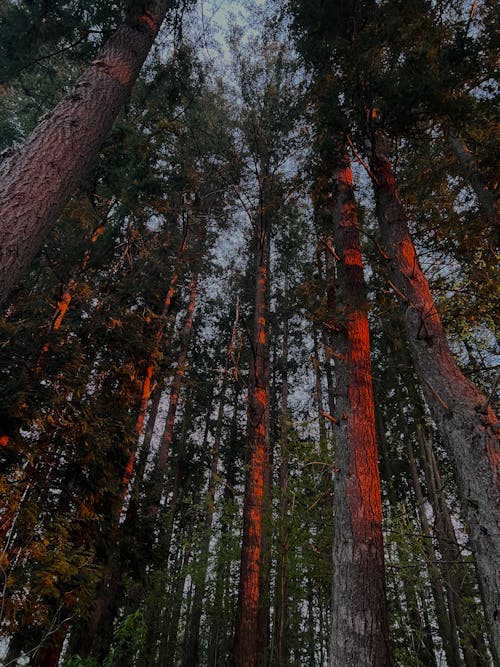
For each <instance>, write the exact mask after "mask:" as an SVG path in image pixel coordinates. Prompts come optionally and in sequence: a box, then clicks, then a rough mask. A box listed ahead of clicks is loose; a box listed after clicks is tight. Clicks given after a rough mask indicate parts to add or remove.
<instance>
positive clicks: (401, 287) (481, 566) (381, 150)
mask: <svg viewBox="0 0 500 667" xmlns="http://www.w3.org/2000/svg"><path fill="white" fill-rule="evenodd" d="M371 142H372V152H371V156H370V163H371V171H372V174H373V184H374V190H375V198H376V209H377V217H378V221H379V225H380V229H381V234H382V242H383V244H384V246H385V251H386V253H387V254H388V256H389V271H390V276H391V281H392V286H393V288H394V289H395V291H396V294H397V296H398V300H399V302H400V304H401V307H402V308H403V309H404V313H405V316H404V320H405V325H406V330H407V334H408V338H409V342H410V349H411V353H412V358H413V362H414V364H415V368H416V371H417V373H418V375H419V378H420V381H421V383H422V387H423V390H424V393H425V397H426V401H427V404H428V406H429V409H430V411H431V414H432V417H433V419H434V421H435V423H436V426H437V428H438V430H439V432H440V434H441V437H442V439H443V443H444V445H445V447H446V450H447V453H448V456H449V457H450V461H451V463H452V465H453V469H454V473H455V478H456V480H457V485H458V491H459V495H460V499H461V502H462V507H463V510H464V514H465V518H466V521H467V527H468V530H469V535H470V541H471V544H472V547H473V549H474V553H475V557H476V563H477V569H478V575H479V581H480V586H481V589H482V596H483V599H484V605H485V611H486V617H487V620H488V623H489V625H490V630H491V635H492V639H493V645H494V647H493V652H494V653H496V657H497V659H498V654H499V652H500V609H499V604H500V571H499V569H498V562H500V503H499V500H500V475H499V469H500V466H499V464H500V447H499V442H498V436H497V429H498V423H497V419H496V417H495V415H494V413H493V411H492V409H491V408H490V407H489V402H488V400H487V399H486V397H485V396H484V394H482V392H481V391H480V390H479V389H478V388H477V387H476V386H475V385H474V384H473V383H472V382H470V381H469V380H468V379H467V378H466V377H465V376H464V375H463V374H462V372H461V371H460V369H459V368H458V366H457V363H456V361H455V359H454V357H453V355H452V353H451V351H450V348H449V346H448V342H447V339H446V334H445V332H444V329H443V325H442V322H441V320H440V317H439V314H438V312H437V310H436V307H435V305H434V301H433V299H432V296H431V293H430V289H429V284H428V282H427V279H426V278H425V275H424V274H423V272H422V269H421V268H420V265H419V262H418V259H417V256H416V253H415V248H414V246H413V242H412V240H411V237H410V233H409V229H408V223H407V219H406V213H405V210H404V208H403V205H402V203H401V200H400V197H399V193H398V189H397V186H396V181H395V177H394V172H393V169H392V165H391V162H390V159H389V149H388V143H387V139H386V137H385V136H384V134H383V133H382V132H381V131H380V130H379V129H377V128H376V127H375V128H372V132H371Z"/></svg>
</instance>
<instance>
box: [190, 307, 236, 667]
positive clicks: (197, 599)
mask: <svg viewBox="0 0 500 667" xmlns="http://www.w3.org/2000/svg"><path fill="white" fill-rule="evenodd" d="M238 319H239V301H238V300H237V301H236V314H235V320H234V324H233V329H232V332H231V338H230V340H229V344H228V346H227V350H226V360H225V364H224V370H223V377H222V386H221V390H220V398H219V408H218V411H217V422H216V427H215V438H214V445H213V448H212V462H211V467H210V477H209V480H208V502H207V509H206V513H205V525H204V537H203V543H202V546H201V554H200V564H199V570H200V577H199V579H198V580H197V581H196V582H195V583H196V585H195V592H194V596H193V604H192V612H191V619H190V625H189V635H188V636H189V641H188V642H187V649H186V653H185V657H184V665H185V667H195V665H197V664H198V651H199V639H200V621H201V613H202V610H203V599H204V597H205V590H206V577H207V568H208V557H209V552H210V538H211V535H212V523H213V516H214V511H215V493H216V491H217V486H218V474H217V469H218V465H219V455H220V445H221V441H222V428H223V425H224V408H225V406H226V394H227V388H228V383H229V372H230V366H231V363H232V358H233V353H234V345H235V342H236V333H237V326H238ZM207 421H208V420H207Z"/></svg>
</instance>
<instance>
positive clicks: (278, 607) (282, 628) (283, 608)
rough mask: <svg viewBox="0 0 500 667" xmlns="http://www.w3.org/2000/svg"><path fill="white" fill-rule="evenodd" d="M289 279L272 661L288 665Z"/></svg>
mask: <svg viewBox="0 0 500 667" xmlns="http://www.w3.org/2000/svg"><path fill="white" fill-rule="evenodd" d="M287 297H288V281H287V278H285V290H284V299H285V314H284V322H283V348H282V352H281V409H280V439H279V449H280V471H279V475H280V484H279V494H280V495H279V537H278V556H277V561H278V562H277V565H276V584H275V594H276V601H275V616H274V641H273V647H274V656H273V660H272V664H273V665H276V667H287V665H288V662H289V650H288V550H289V545H288V541H289V528H288V430H289V427H288V420H289V415H288V312H286V309H287V305H286V304H287Z"/></svg>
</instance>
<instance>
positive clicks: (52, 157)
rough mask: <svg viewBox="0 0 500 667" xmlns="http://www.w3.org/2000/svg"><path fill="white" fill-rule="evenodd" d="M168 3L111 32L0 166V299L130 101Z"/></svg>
mask: <svg viewBox="0 0 500 667" xmlns="http://www.w3.org/2000/svg"><path fill="white" fill-rule="evenodd" d="M171 5H172V2H171V1H169V0H157V1H156V2H154V3H152V4H150V5H149V9H147V10H144V11H143V13H142V14H138V15H136V16H135V18H134V20H133V21H130V24H129V25H127V26H124V27H123V28H121V29H120V30H118V31H117V32H115V33H114V34H113V35H112V36H111V37H110V38H109V39H108V40H107V41H106V43H105V44H104V45H103V47H102V48H101V49H100V51H99V53H98V54H97V56H96V58H95V60H94V61H93V63H92V64H91V65H90V67H89V68H88V69H87V71H86V72H85V73H84V74H83V76H82V77H81V78H80V79H79V80H78V82H77V83H76V84H75V86H74V88H73V89H72V90H71V92H70V93H68V94H67V95H66V96H65V97H64V98H63V99H62V100H61V101H60V102H59V104H58V105H57V106H56V108H55V109H54V111H53V112H52V114H51V115H50V117H49V118H47V119H46V120H44V121H43V122H42V123H40V125H39V126H38V127H37V128H36V129H35V130H34V131H33V133H32V134H31V135H30V136H29V137H28V139H27V140H26V141H25V142H24V144H23V145H22V146H21V147H20V148H19V149H17V150H16V151H15V152H14V153H13V155H12V156H11V157H9V158H7V159H6V160H5V161H4V162H3V164H2V165H1V167H0V304H1V303H3V302H4V301H5V300H6V299H7V297H8V296H9V293H10V291H11V290H12V289H13V287H14V286H15V285H16V283H17V281H18V279H19V277H20V274H21V272H22V271H23V270H24V269H25V268H26V266H27V265H28V264H29V262H30V261H31V259H32V258H33V257H34V256H35V254H36V253H37V251H38V250H39V249H40V247H41V245H42V244H43V241H44V239H45V238H46V236H47V234H48V233H49V231H50V229H51V228H52V226H53V224H54V223H55V221H56V220H57V217H58V216H59V214H60V213H61V211H62V210H63V208H64V206H65V204H66V203H67V201H68V200H69V198H70V197H71V195H72V194H73V191H74V190H75V188H76V187H77V185H78V183H79V181H80V180H81V178H82V176H83V175H84V173H85V172H86V170H87V169H88V167H89V166H90V164H91V162H92V160H93V158H94V156H95V155H96V153H97V151H98V150H99V148H100V146H101V144H102V142H103V140H104V138H105V136H106V135H107V133H108V132H109V130H110V129H111V126H112V125H113V122H114V120H115V118H116V116H117V115H118V112H119V111H120V109H121V108H122V106H123V105H124V104H125V102H126V101H127V99H128V98H129V95H130V92H131V90H132V87H133V85H134V82H135V80H136V79H137V76H138V75H139V72H140V70H141V67H142V65H143V63H144V60H145V59H146V56H147V55H148V53H149V50H150V48H151V45H152V44H153V41H154V39H155V37H156V34H157V32H158V30H159V28H160V25H161V23H162V22H163V19H164V17H165V14H166V12H167V9H168V8H169V7H170V6H171Z"/></svg>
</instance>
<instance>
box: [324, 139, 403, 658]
mask: <svg viewBox="0 0 500 667" xmlns="http://www.w3.org/2000/svg"><path fill="white" fill-rule="evenodd" d="M336 153H337V154H336V155H334V159H335V163H334V164H335V165H336V166H335V168H334V173H333V177H332V186H333V189H334V192H333V195H334V196H333V205H332V204H330V206H332V208H331V225H332V228H333V230H332V231H333V239H334V244H335V251H336V254H337V257H338V258H339V259H338V260H337V281H336V295H335V297H336V298H335V302H336V311H335V313H334V314H332V315H333V322H331V324H332V327H333V329H334V331H335V333H334V341H335V345H336V351H337V352H338V357H337V358H336V360H335V370H336V377H337V387H338V395H337V404H336V418H337V422H338V428H337V430H336V438H335V445H336V460H335V464H336V470H337V471H338V472H336V474H335V476H334V504H335V505H334V506H335V534H334V542H333V565H334V574H333V592H332V596H333V624H332V636H331V655H330V664H331V665H332V667H341V666H342V667H344V666H346V667H350V666H352V667H387V665H388V664H390V658H389V642H388V621H387V608H386V599H385V577H384V550H383V540H382V502H381V496H380V476H379V470H378V460H377V444H376V439H375V413H374V402H373V388H372V372H371V361H370V335H369V330H368V318H367V303H366V296H365V282H364V275H363V262H362V258H361V251H360V241H359V229H358V219H357V212H356V203H355V199H354V191H353V185H352V173H351V166H350V161H349V156H348V154H347V151H346V148H345V145H344V143H343V141H341V142H339V146H338V150H337V151H336ZM327 202H328V199H327ZM327 202H326V205H327V206H328V203H327ZM332 302H333V299H332Z"/></svg>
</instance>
